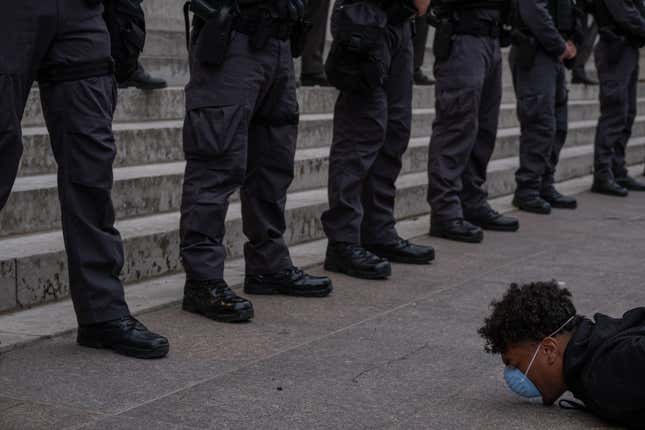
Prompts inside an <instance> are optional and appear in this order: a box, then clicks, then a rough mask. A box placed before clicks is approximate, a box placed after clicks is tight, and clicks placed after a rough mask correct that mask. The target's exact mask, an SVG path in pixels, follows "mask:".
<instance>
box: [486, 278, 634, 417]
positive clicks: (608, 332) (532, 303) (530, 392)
mask: <svg viewBox="0 0 645 430" xmlns="http://www.w3.org/2000/svg"><path fill="white" fill-rule="evenodd" d="M491 307H492V313H491V315H490V316H489V317H487V318H486V319H485V320H484V326H483V327H481V328H480V329H479V334H480V335H481V337H482V338H483V339H484V340H485V341H486V346H485V350H486V351H487V352H489V353H491V354H500V355H501V357H502V360H503V362H504V365H505V366H506V367H505V369H504V379H505V380H506V383H507V385H508V387H509V388H510V389H511V390H512V391H513V392H515V393H516V394H518V395H520V396H523V397H527V398H538V397H542V402H543V403H544V404H545V405H553V404H554V403H555V402H556V401H557V400H558V399H559V398H560V397H561V396H562V395H563V394H564V393H565V392H566V391H570V392H571V393H572V394H573V395H574V396H575V397H576V398H577V399H578V400H580V401H581V402H583V404H580V403H578V402H572V401H568V400H562V401H560V406H561V407H563V408H571V407H574V408H576V409H583V410H586V411H588V412H591V413H593V414H595V415H596V416H598V417H600V418H604V419H605V420H608V421H611V422H613V423H615V424H621V425H624V426H628V427H629V428H642V429H645V308H643V307H640V308H635V309H632V310H630V311H628V312H627V313H625V314H624V315H623V317H622V318H611V317H609V316H607V315H603V314H596V315H595V316H594V319H593V320H590V319H588V318H585V317H584V316H581V315H578V314H577V312H576V308H575V306H574V305H573V302H572V296H571V292H570V291H569V290H568V289H566V288H564V287H562V286H561V285H560V284H558V283H557V282H555V281H551V282H536V283H531V284H527V285H521V286H520V285H517V284H511V286H510V288H509V289H508V290H507V291H506V293H505V294H504V296H503V297H502V299H501V300H495V301H493V302H492V304H491Z"/></svg>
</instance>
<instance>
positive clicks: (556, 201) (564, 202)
mask: <svg viewBox="0 0 645 430" xmlns="http://www.w3.org/2000/svg"><path fill="white" fill-rule="evenodd" d="M540 197H541V198H542V200H544V201H545V202H547V203H548V204H550V205H551V207H552V208H554V209H576V208H577V207H578V201H577V200H576V199H575V198H574V197H569V196H565V195H562V194H560V192H559V191H558V190H556V189H555V187H554V186H551V187H548V188H546V189H544V190H542V191H541V192H540Z"/></svg>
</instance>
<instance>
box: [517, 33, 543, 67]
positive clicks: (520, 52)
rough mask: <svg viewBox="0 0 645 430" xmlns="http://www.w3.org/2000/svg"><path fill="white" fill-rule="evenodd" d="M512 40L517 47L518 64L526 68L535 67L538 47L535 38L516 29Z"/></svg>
mask: <svg viewBox="0 0 645 430" xmlns="http://www.w3.org/2000/svg"><path fill="white" fill-rule="evenodd" d="M511 40H512V42H513V45H514V46H515V48H516V49H515V60H516V62H517V65H518V66H520V67H522V68H525V69H530V68H531V67H533V65H534V64H535V57H536V56H537V49H538V48H537V41H536V40H535V38H534V37H532V36H530V35H528V34H526V33H524V32H522V31H520V30H517V29H515V30H513V31H512V32H511Z"/></svg>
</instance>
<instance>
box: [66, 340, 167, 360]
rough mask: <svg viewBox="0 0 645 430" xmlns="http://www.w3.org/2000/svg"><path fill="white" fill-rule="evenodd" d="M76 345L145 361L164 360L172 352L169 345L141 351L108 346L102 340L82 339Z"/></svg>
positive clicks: (128, 347)
mask: <svg viewBox="0 0 645 430" xmlns="http://www.w3.org/2000/svg"><path fill="white" fill-rule="evenodd" d="M76 343H77V344H78V345H79V346H83V347H85V348H94V349H109V350H112V351H114V352H116V353H117V354H121V355H125V356H127V357H133V358H141V359H144V360H151V359H157V358H164V357H165V356H166V355H168V351H170V346H169V345H165V346H161V347H159V348H155V349H141V348H134V347H131V346H127V345H121V344H116V345H107V344H105V343H103V342H101V341H100V340H94V339H83V338H80V337H79V338H77V339H76Z"/></svg>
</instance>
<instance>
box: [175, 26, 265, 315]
mask: <svg viewBox="0 0 645 430" xmlns="http://www.w3.org/2000/svg"><path fill="white" fill-rule="evenodd" d="M193 52H194V50H193ZM263 55H266V54H264V53H263V52H252V51H251V49H250V47H249V40H248V38H247V36H245V35H243V34H240V33H237V34H234V35H233V36H232V39H231V44H230V47H229V55H228V56H227V60H226V61H225V62H224V63H223V64H221V65H219V66H210V65H206V64H203V63H201V62H200V61H199V60H197V59H196V58H194V56H191V68H190V71H191V77H190V82H189V84H188V86H187V87H186V118H185V120H184V130H183V139H184V142H183V143H184V153H185V156H186V174H185V176H184V186H183V195H182V202H181V221H180V248H181V258H182V262H183V265H184V269H185V270H186V278H187V280H186V286H185V288H184V300H183V309H184V310H186V311H189V312H193V313H197V314H201V315H204V316H206V317H207V318H209V319H212V320H215V321H222V322H235V321H246V320H249V319H251V318H252V317H253V307H252V305H251V303H250V302H249V301H247V300H244V299H242V298H240V297H238V296H237V295H236V294H235V293H234V292H233V291H232V290H231V289H230V288H229V287H228V286H227V285H226V282H225V281H224V259H225V257H226V247H225V244H224V230H225V225H226V214H227V211H228V206H229V198H230V196H231V195H232V194H233V193H234V192H235V191H236V190H238V189H239V188H240V187H241V186H242V184H243V183H244V178H245V175H246V164H247V152H248V135H249V118H250V116H251V114H252V112H253V110H254V108H255V104H256V100H257V98H258V95H259V94H260V93H261V92H262V91H264V88H265V87H266V86H267V85H268V82H267V81H268V73H267V72H268V71H267V70H266V68H265V65H264V63H263V62H262V61H261V60H260V59H259V58H260V57H261V56H263Z"/></svg>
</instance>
